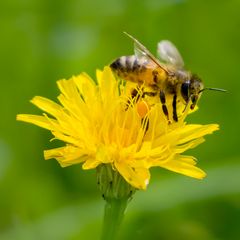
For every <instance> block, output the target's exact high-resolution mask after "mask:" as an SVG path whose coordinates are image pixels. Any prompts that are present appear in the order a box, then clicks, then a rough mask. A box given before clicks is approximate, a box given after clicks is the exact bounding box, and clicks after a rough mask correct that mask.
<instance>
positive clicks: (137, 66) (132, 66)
mask: <svg viewBox="0 0 240 240" xmlns="http://www.w3.org/2000/svg"><path fill="white" fill-rule="evenodd" d="M145 64H146V60H145V59H138V58H137V57H136V56H134V55H132V56H122V57H120V58H118V59H116V60H115V61H114V62H113V63H111V64H110V67H111V68H112V69H113V70H114V71H116V72H119V71H120V72H126V73H135V72H141V71H143V70H144V69H145Z"/></svg>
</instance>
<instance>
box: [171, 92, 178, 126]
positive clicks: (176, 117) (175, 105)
mask: <svg viewBox="0 0 240 240" xmlns="http://www.w3.org/2000/svg"><path fill="white" fill-rule="evenodd" d="M172 107H173V120H174V121H175V122H177V121H178V116H177V94H176V93H175V94H174V95H173V101H172Z"/></svg>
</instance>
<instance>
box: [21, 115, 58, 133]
mask: <svg viewBox="0 0 240 240" xmlns="http://www.w3.org/2000/svg"><path fill="white" fill-rule="evenodd" d="M17 120H18V121H23V122H27V123H32V124H34V125H37V126H39V127H42V128H46V129H48V130H53V129H54V127H53V126H52V124H51V123H50V122H49V121H48V119H47V118H46V117H44V116H37V115H31V114H18V115H17ZM52 121H55V120H54V119H52Z"/></svg>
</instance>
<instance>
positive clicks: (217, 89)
mask: <svg viewBox="0 0 240 240" xmlns="http://www.w3.org/2000/svg"><path fill="white" fill-rule="evenodd" d="M205 90H212V91H218V92H227V90H225V89H221V88H203V89H202V90H200V91H199V93H201V92H203V91H205Z"/></svg>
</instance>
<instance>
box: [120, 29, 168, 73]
mask: <svg viewBox="0 0 240 240" xmlns="http://www.w3.org/2000/svg"><path fill="white" fill-rule="evenodd" d="M124 33H125V34H126V35H127V36H128V37H130V38H131V39H132V40H133V42H134V53H135V56H136V57H137V58H139V59H140V58H146V59H147V60H150V61H152V62H153V63H155V64H157V65H158V66H159V67H160V68H162V69H163V70H164V71H166V72H169V70H168V69H167V68H166V67H165V66H164V65H163V64H162V63H160V62H159V60H158V59H157V58H156V57H154V55H153V54H152V53H151V52H150V51H149V50H148V49H147V48H146V47H145V46H144V45H143V44H142V43H140V42H139V41H138V40H137V39H135V38H134V37H133V36H131V35H130V34H128V33H126V32H124Z"/></svg>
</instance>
